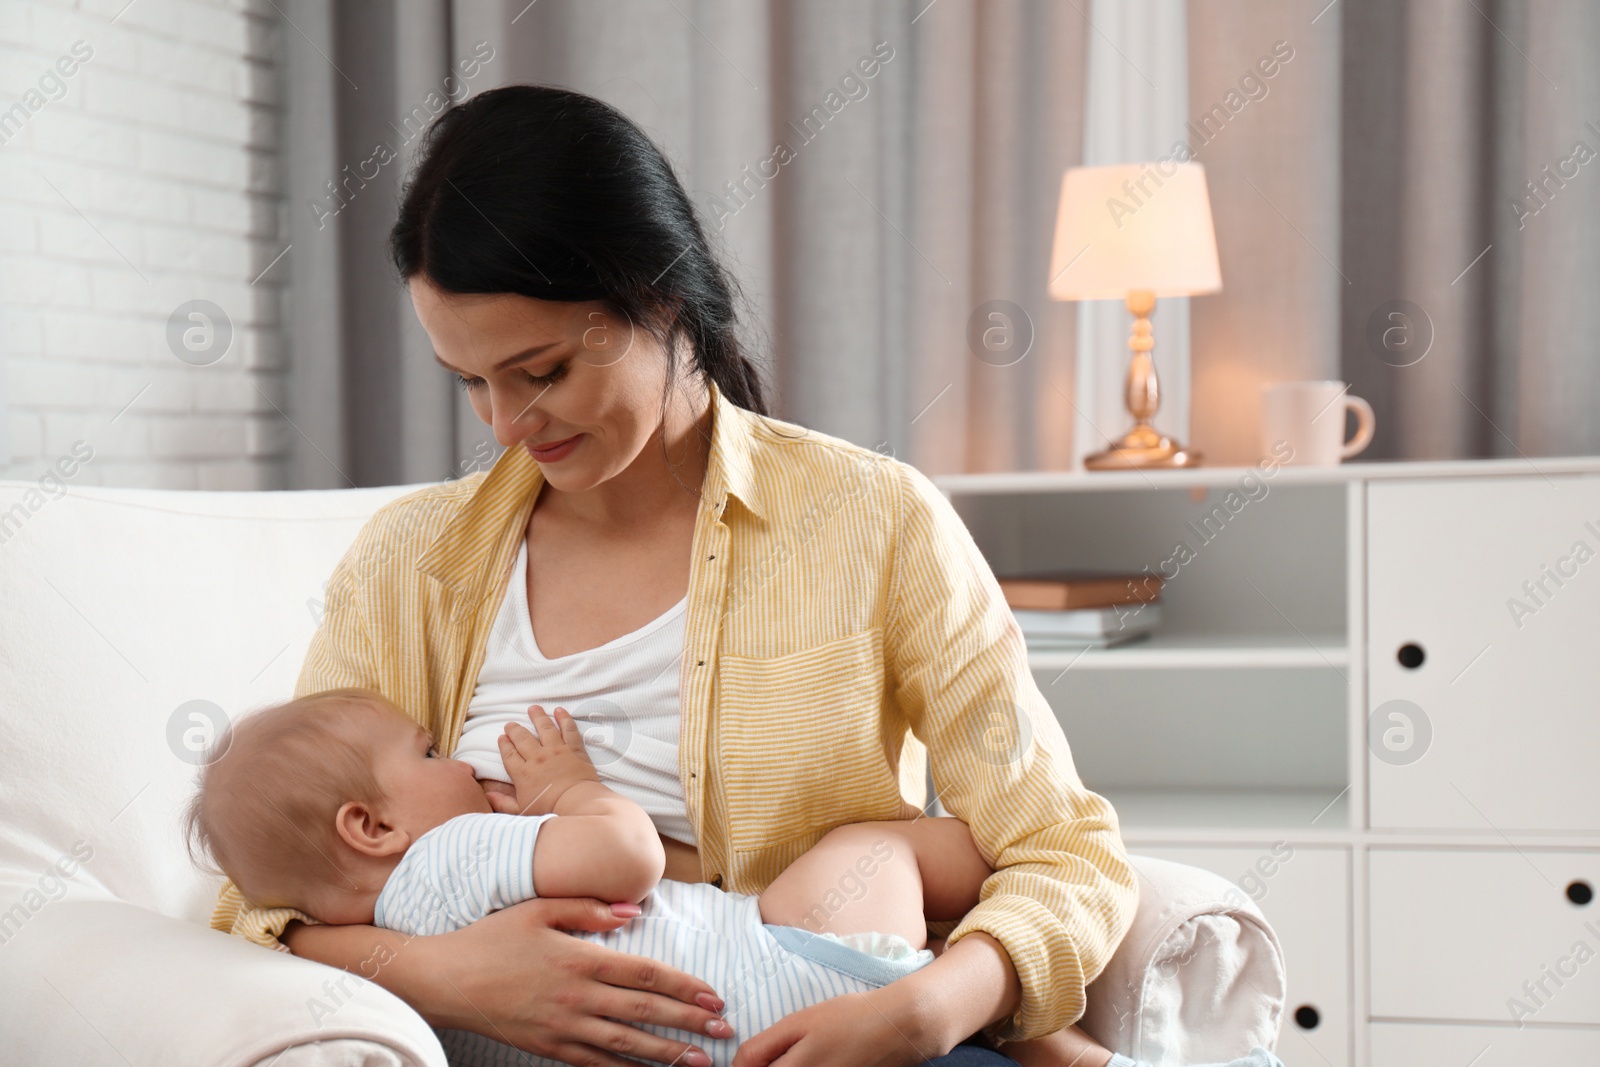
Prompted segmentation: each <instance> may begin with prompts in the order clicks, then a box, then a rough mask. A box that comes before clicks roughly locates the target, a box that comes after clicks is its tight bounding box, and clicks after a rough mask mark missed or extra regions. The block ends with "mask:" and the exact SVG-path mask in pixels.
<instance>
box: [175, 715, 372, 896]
mask: <svg viewBox="0 0 1600 1067" xmlns="http://www.w3.org/2000/svg"><path fill="white" fill-rule="evenodd" d="M350 707H366V708H376V709H381V708H384V707H392V705H390V704H389V702H388V701H387V700H385V699H384V697H383V695H382V694H380V693H378V692H376V691H374V690H371V689H329V690H326V691H324V692H321V693H313V694H311V695H309V696H304V697H301V698H299V699H297V700H290V701H288V702H286V703H283V704H276V705H272V706H270V707H266V708H263V709H261V710H260V711H257V712H253V713H251V714H249V715H245V716H242V717H241V718H240V719H239V720H238V721H237V722H235V723H233V724H232V725H230V726H228V727H227V728H226V729H225V730H224V731H223V732H222V734H221V735H219V736H218V738H217V739H216V742H215V744H214V745H213V746H212V749H211V751H212V752H214V753H220V755H218V756H216V757H215V758H214V759H212V760H211V761H210V762H208V763H206V764H205V765H204V766H203V767H202V768H201V770H200V774H199V777H198V780H197V783H196V789H195V793H194V795H193V796H192V797H191V798H190V799H189V803H188V805H187V806H186V807H185V809H184V812H183V819H182V825H183V837H184V844H185V845H186V847H187V848H188V851H189V858H190V860H191V861H192V862H194V864H195V865H196V866H197V867H199V868H201V869H202V870H206V871H209V872H211V873H213V874H221V875H224V876H226V877H227V878H228V879H229V880H230V881H232V882H233V883H234V885H236V886H238V888H239V890H240V891H241V892H242V893H244V895H245V897H246V898H247V899H248V900H249V901H250V902H251V903H252V904H255V905H257V906H258V907H284V906H294V905H293V904H292V903H291V898H293V897H296V896H299V895H300V894H301V892H302V891H303V890H304V889H305V888H306V887H308V886H311V885H320V884H325V883H328V882H330V881H331V882H335V883H341V884H349V877H348V876H347V875H346V874H345V873H344V872H343V871H342V870H341V869H340V868H339V867H338V866H337V865H336V863H335V861H334V856H335V855H336V854H337V853H336V850H335V849H334V847H333V842H334V837H335V836H336V831H335V829H334V817H335V815H336V814H337V812H338V810H339V807H340V805H342V804H344V803H345V802H346V801H349V800H354V801H359V802H360V803H363V804H369V805H376V804H379V803H381V802H382V801H383V799H384V795H383V791H382V789H381V788H380V787H379V785H378V780H377V777H376V775H375V774H374V772H373V768H372V760H371V756H370V753H369V752H368V750H367V748H366V747H365V746H363V745H362V744H361V743H360V739H359V736H358V734H357V733H356V732H355V728H354V727H353V726H352V724H351V723H350V722H349V720H348V719H346V718H345V717H343V716H341V715H338V714H336V713H335V712H336V711H337V710H340V709H348V708H350ZM302 906H303V902H302Z"/></svg>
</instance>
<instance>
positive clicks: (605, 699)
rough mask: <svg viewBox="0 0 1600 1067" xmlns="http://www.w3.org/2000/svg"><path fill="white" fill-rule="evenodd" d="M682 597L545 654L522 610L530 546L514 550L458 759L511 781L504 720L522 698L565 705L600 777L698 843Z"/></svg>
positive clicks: (677, 834) (521, 718)
mask: <svg viewBox="0 0 1600 1067" xmlns="http://www.w3.org/2000/svg"><path fill="white" fill-rule="evenodd" d="M688 603H689V601H688V598H687V597H685V598H684V599H682V600H680V601H678V603H677V604H675V605H673V606H672V607H671V608H669V609H667V611H666V612H665V614H662V615H660V616H657V617H656V618H655V619H652V620H651V621H650V622H647V623H645V624H644V625H643V626H641V627H639V629H637V630H634V631H633V632H632V633H627V634H623V635H622V636H621V637H618V638H616V639H615V640H612V641H607V642H606V643H605V644H603V645H601V646H599V647H598V648H591V649H587V650H586V651H583V652H574V653H573V654H572V655H570V656H558V657H556V658H555V659H546V658H545V656H544V654H543V653H541V652H540V651H539V645H538V642H537V641H536V640H535V639H534V636H533V623H532V622H531V621H530V620H529V617H528V545H527V542H526V541H524V542H523V543H522V545H521V546H520V547H519V548H518V549H517V560H516V563H515V565H514V566H513V567H512V568H511V578H510V581H509V585H508V587H507V589H506V595H505V596H504V597H503V598H502V599H501V602H500V611H499V614H498V615H497V616H496V618H495V622H494V629H493V631H491V633H490V634H489V646H488V648H487V649H486V650H485V652H484V661H483V669H482V670H481V671H480V672H479V673H478V684H477V686H476V688H474V689H473V692H472V702H471V703H470V704H468V705H467V718H466V723H465V724H464V725H463V727H462V730H461V740H460V743H459V744H458V745H457V746H456V751H455V758H456V759H459V760H464V761H466V762H467V763H470V764H472V768H473V770H474V771H475V772H476V773H477V776H478V777H479V778H493V779H496V780H498V781H502V782H506V781H510V778H509V776H507V774H506V769H505V762H504V761H503V760H502V759H501V757H500V746H499V742H498V740H497V739H498V738H499V736H500V735H501V734H502V733H504V732H505V724H506V723H508V722H519V723H522V724H523V725H524V726H526V725H527V723H528V705H530V704H538V705H540V706H541V707H543V708H544V709H545V711H547V712H550V713H552V714H553V713H554V712H555V709H556V708H558V707H561V708H566V709H567V710H568V711H569V712H571V713H572V717H573V718H575V719H577V720H578V722H579V724H580V728H581V729H582V731H583V739H584V743H585V745H586V746H587V747H588V749H589V757H590V758H591V759H592V760H593V761H594V765H595V769H596V770H598V771H599V772H600V777H601V778H602V779H603V780H604V781H605V783H606V785H608V786H610V787H611V788H612V789H615V790H616V791H617V792H618V793H620V794H622V795H623V796H625V797H627V798H628V799H629V800H632V801H634V802H635V803H636V804H638V805H639V806H640V807H642V808H643V809H644V810H645V812H646V813H647V814H649V816H650V818H651V820H652V821H653V822H654V823H655V826H656V830H657V831H658V832H659V833H661V834H662V835H663V836H666V837H670V838H673V839H674V840H677V841H682V842H684V843H686V844H690V845H693V844H695V837H694V828H693V826H692V825H691V824H690V822H689V816H688V812H687V809H686V808H685V806H684V799H683V782H682V781H681V780H680V779H679V778H678V728H679V720H680V717H681V709H680V706H679V703H678V681H679V661H680V660H681V659H682V658H683V641H684V616H685V613H686V611H687V610H688Z"/></svg>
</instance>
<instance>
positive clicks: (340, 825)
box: [333, 800, 410, 856]
mask: <svg viewBox="0 0 1600 1067" xmlns="http://www.w3.org/2000/svg"><path fill="white" fill-rule="evenodd" d="M333 820H334V830H335V832H337V833H338V835H339V837H340V838H341V839H342V840H343V841H344V843H345V844H347V845H349V846H350V847H351V848H353V849H355V850H356V851H357V852H359V853H361V854H362V855H363V856H388V855H391V854H393V853H395V852H404V851H405V850H406V846H407V845H409V844H410V842H409V841H403V840H401V839H400V838H401V837H402V836H403V835H401V834H398V833H396V832H395V831H394V830H393V829H391V828H389V827H387V826H385V825H384V824H383V820H382V819H380V818H379V817H378V813H377V812H375V811H373V810H372V808H370V807H369V806H367V805H366V804H363V803H361V802H360V801H359V800H347V801H345V802H344V803H343V804H340V805H339V811H338V812H337V814H335V815H334V817H333Z"/></svg>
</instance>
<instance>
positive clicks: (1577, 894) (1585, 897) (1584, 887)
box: [1567, 878, 1594, 908]
mask: <svg viewBox="0 0 1600 1067" xmlns="http://www.w3.org/2000/svg"><path fill="white" fill-rule="evenodd" d="M1567 899H1568V900H1570V901H1572V902H1573V903H1574V904H1576V905H1577V906H1578V907H1580V908H1581V907H1583V906H1584V905H1585V904H1587V903H1589V902H1590V901H1591V900H1593V899H1594V887H1593V886H1591V885H1590V884H1589V883H1588V882H1585V881H1584V880H1583V879H1582V878H1579V879H1578V880H1577V881H1575V882H1573V883H1572V884H1571V885H1569V886H1567Z"/></svg>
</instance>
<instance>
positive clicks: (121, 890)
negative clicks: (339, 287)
mask: <svg viewBox="0 0 1600 1067" xmlns="http://www.w3.org/2000/svg"><path fill="white" fill-rule="evenodd" d="M411 488H414V487H393V488H385V489H368V490H351V491H342V492H290V493H189V492H164V491H150V490H114V489H77V488H74V489H72V490H70V491H69V492H68V493H67V494H66V495H64V496H60V497H58V498H55V499H51V498H48V497H44V496H42V495H41V494H40V493H39V491H38V487H37V486H36V485H34V484H33V483H17V482H0V596H3V600H0V809H3V810H4V812H5V821H4V825H3V826H0V906H4V907H9V906H10V904H11V902H12V901H16V900H19V899H21V898H22V897H23V895H25V894H27V893H28V891H29V890H30V889H36V888H38V887H39V883H40V882H41V879H43V880H44V881H45V882H46V891H47V892H55V891H57V890H56V889H55V887H54V885H53V883H54V881H55V879H54V878H52V877H51V874H50V872H51V868H52V866H53V865H54V864H56V863H57V861H58V860H61V859H62V858H63V857H64V856H65V857H66V861H65V862H64V864H63V868H57V871H58V872H59V871H60V870H62V869H64V868H66V867H73V866H74V863H73V862H72V861H73V859H74V857H73V855H72V849H73V847H74V846H75V845H76V846H77V847H78V850H79V853H80V854H82V853H88V854H89V855H90V857H91V858H88V859H87V861H86V862H83V863H82V864H81V865H77V866H78V869H76V870H75V871H74V872H73V874H72V877H71V878H69V879H66V880H65V881H66V890H65V891H66V892H67V893H68V894H69V895H71V896H73V897H75V898H79V897H81V898H85V899H121V900H126V901H131V902H132V903H135V904H139V905H142V906H144V907H147V908H151V909H153V910H155V911H158V912H160V913H162V914H164V915H171V916H175V917H178V918H184V919H188V920H190V921H192V922H199V923H204V922H206V921H207V920H208V919H209V918H210V915H211V908H212V905H213V904H214V903H215V901H216V891H217V888H218V886H219V884H220V880H219V879H217V878H214V877H211V876H208V875H206V874H204V873H202V872H199V871H197V870H195V868H194V867H193V865H192V864H191V863H190V862H189V858H188V854H187V852H186V851H185V850H184V848H183V843H182V841H181V839H180V836H179V834H178V832H177V826H178V816H179V813H180V811H181V809H182V805H183V803H184V801H185V800H186V799H187V798H188V796H189V794H190V792H191V791H192V788H193V781H194V775H195V772H196V770H197V766H196V763H195V762H193V761H194V760H195V759H197V756H196V754H194V753H193V752H191V751H190V750H187V749H185V748H184V747H183V745H182V743H179V744H178V745H177V747H176V749H175V748H174V746H173V745H172V744H169V731H170V730H171V729H172V728H173V727H172V725H171V724H172V723H173V716H174V714H175V713H176V712H177V711H178V708H179V707H180V705H183V704H185V703H187V702H189V701H194V700H204V701H210V702H211V703H213V704H215V705H217V706H219V707H220V708H221V709H222V710H223V712H225V713H226V714H227V715H229V716H235V717H236V716H238V715H239V714H241V713H243V712H245V711H248V710H251V709H253V708H257V707H260V706H262V705H264V704H267V703H269V702H272V701H276V700H282V699H286V698H288V697H289V696H290V695H291V694H292V692H293V688H294V681H295V678H296V676H297V675H298V673H299V670H300V664H301V661H302V660H303V659H304V657H305V650H306V647H307V645H308V643H309V642H310V640H311V634H312V632H313V630H315V628H316V617H315V614H314V613H315V611H316V610H317V609H318V606H319V604H320V601H321V596H322V588H323V583H325V582H326V581H327V578H328V575H329V574H330V573H331V572H332V570H333V567H334V564H335V563H337V562H338V560H339V558H340V556H342V555H343V554H344V551H345V549H346V548H348V547H349V544H350V542H351V541H352V540H353V539H354V537H355V534H356V531H357V530H358V529H359V528H360V527H361V524H362V523H363V522H365V521H366V519H367V518H368V516H370V515H371V513H372V512H373V511H374V510H376V509H377V508H378V507H379V506H380V505H382V504H383V503H384V502H386V501H388V500H391V499H393V498H394V497H396V496H399V495H401V494H403V493H405V492H408V491H410V489H411ZM201 721H202V722H203V720H201ZM184 731H191V732H190V734H189V736H188V737H187V738H186V740H187V741H188V742H189V744H191V745H194V744H198V743H200V742H202V741H203V740H204V736H203V734H204V731H203V730H202V731H198V732H193V731H194V728H193V725H192V724H191V723H187V722H182V723H179V724H178V735H179V740H180V742H181V741H183V740H185V738H184V737H183V733H184ZM183 756H188V757H189V760H187V761H186V760H185V759H184V758H182V757H183ZM3 935H4V927H3V919H0V936H3Z"/></svg>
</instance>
